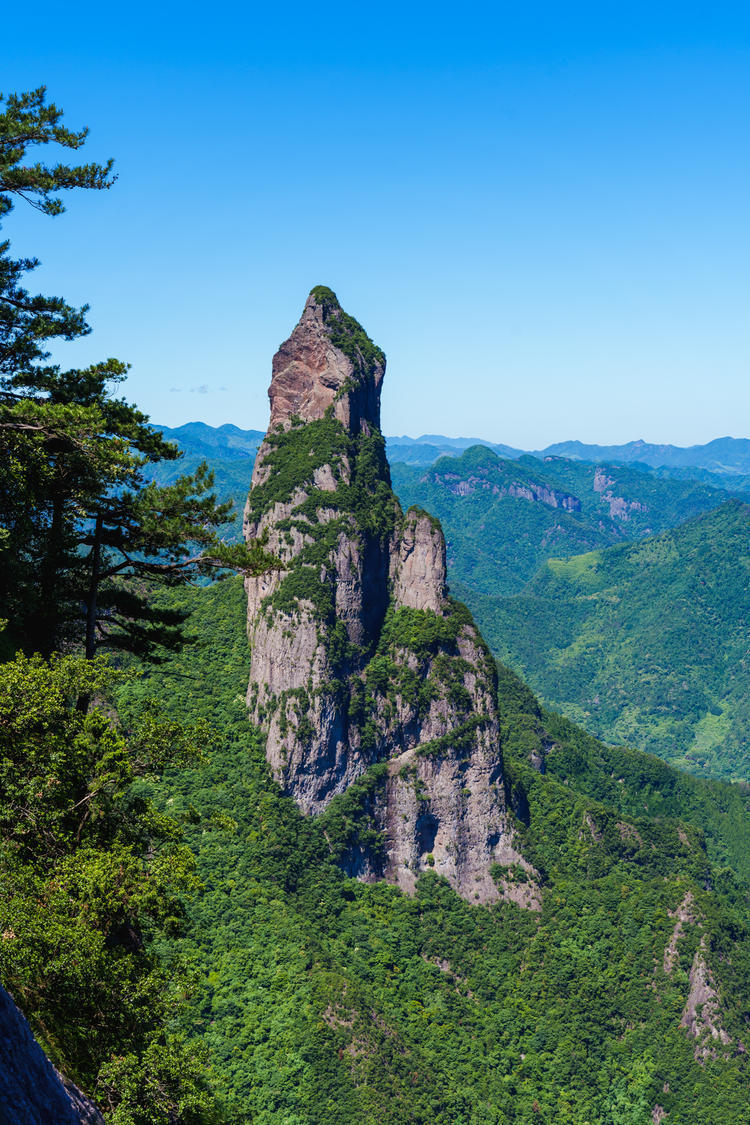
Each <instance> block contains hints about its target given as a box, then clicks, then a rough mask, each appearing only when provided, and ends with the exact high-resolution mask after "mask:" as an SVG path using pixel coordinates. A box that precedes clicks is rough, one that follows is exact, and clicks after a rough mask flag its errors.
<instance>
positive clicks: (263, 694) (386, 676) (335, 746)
mask: <svg viewBox="0 0 750 1125" xmlns="http://www.w3.org/2000/svg"><path fill="white" fill-rule="evenodd" d="M384 373H385V356H384V355H383V353H382V352H381V351H380V349H379V348H377V347H376V346H375V345H374V344H373V343H372V341H371V340H370V338H369V337H368V336H367V334H366V333H365V331H364V329H363V328H362V327H361V325H360V324H358V322H357V321H356V320H354V318H353V317H351V316H349V315H348V314H347V313H345V312H344V311H343V309H342V308H341V306H340V304H339V302H338V300H337V299H336V296H335V294H334V293H333V292H332V291H331V290H330V289H326V288H325V287H323V286H319V287H317V288H315V289H313V290H312V292H311V293H310V296H309V297H308V299H307V302H306V304H305V308H304V310H303V313H302V316H301V318H300V320H299V323H298V324H297V326H296V327H295V328H294V330H293V332H292V334H291V336H290V337H289V339H288V340H286V341H285V343H283V344H282V345H281V347H280V348H279V350H278V352H277V353H276V355H275V356H274V359H273V368H272V379H271V386H270V389H269V398H270V401H271V422H270V426H269V429H268V433H267V434H266V437H265V439H264V442H263V444H262V446H261V448H260V450H259V453H258V458H257V461H256V465H255V471H254V474H253V483H252V488H251V491H250V495H249V496H248V501H247V505H246V508H245V535H246V537H247V538H248V539H251V538H253V537H255V536H257V535H263V534H265V535H267V537H268V549H269V550H271V551H273V552H274V553H275V554H276V555H277V556H278V557H279V558H280V559H281V560H282V564H283V566H282V568H281V569H280V570H278V571H274V572H272V573H271V574H266V575H263V576H261V577H258V578H248V580H247V594H248V633H249V638H250V645H251V668H250V684H249V689H248V707H249V710H250V715H251V717H252V719H253V720H254V721H255V722H256V723H258V724H259V726H260V727H261V728H262V729H263V731H264V732H265V735H266V756H267V758H268V761H269V763H270V765H271V767H272V769H273V772H274V775H275V777H276V779H277V780H278V782H279V784H280V785H281V786H282V788H283V789H284V791H285V792H286V793H288V794H289V795H290V796H292V797H293V798H294V800H295V801H296V802H297V804H298V806H299V807H300V809H301V810H302V811H303V812H304V813H305V814H310V815H317V814H321V813H323V814H324V815H326V813H325V812H324V810H327V809H329V806H330V809H331V810H333V809H335V805H330V803H331V801H332V799H334V798H336V797H337V796H340V795H341V794H344V793H347V791H349V790H350V789H351V787H352V786H353V784H354V783H355V782H356V783H357V785H356V788H354V789H351V792H349V793H348V795H347V801H348V802H349V804H350V805H352V808H354V806H356V809H355V812H356V815H355V817H354V820H355V821H356V824H357V827H356V828H354V829H353V830H349V829H347V831H346V832H345V833H344V835H343V836H340V838H338V839H337V840H336V841H335V842H334V843H332V847H333V846H336V848H337V849H338V852H337V854H338V855H339V859H340V862H341V864H342V866H343V867H344V868H345V869H346V870H347V871H348V872H349V873H350V874H353V875H357V876H359V877H360V878H365V879H377V878H386V879H388V880H389V881H391V882H395V883H397V884H398V885H399V886H401V887H402V888H404V889H405V890H407V891H411V890H412V889H413V888H414V885H415V883H416V879H417V877H418V875H419V874H420V872H422V871H425V870H434V871H435V872H436V873H437V874H439V875H444V876H445V877H446V878H447V879H448V880H449V882H450V883H451V884H452V885H453V886H454V888H455V889H456V890H457V891H458V892H459V893H460V894H462V895H463V896H464V897H465V898H467V899H469V900H470V901H480V902H487V901H491V900H493V899H495V898H498V897H499V896H500V895H501V894H502V893H503V892H502V887H503V884H502V880H501V881H500V883H499V884H498V882H496V880H495V879H494V878H493V876H492V873H491V867H492V864H493V862H497V863H499V864H501V865H502V864H506V865H507V864H518V863H520V864H521V866H523V867H526V868H528V867H529V865H528V864H526V863H525V861H524V860H523V859H522V857H521V856H520V855H519V854H518V852H517V851H516V850H515V848H514V846H513V839H512V829H511V826H510V817H509V815H508V810H507V802H506V793H505V785H504V776H503V767H502V758H501V753H500V735H499V723H498V715H497V704H496V680H495V668H494V663H493V661H492V658H491V656H490V653H489V651H488V649H487V647H486V645H485V644H484V642H483V640H482V638H481V637H480V635H479V633H478V631H477V629H476V627H475V625H474V623H473V621H472V619H471V616H470V615H469V613H468V611H467V610H466V609H465V607H463V606H461V605H460V604H458V603H456V602H454V601H452V600H451V599H450V598H449V597H448V596H447V586H446V573H445V542H444V539H443V534H442V531H441V529H440V525H439V523H438V522H437V521H436V520H434V519H432V517H430V516H429V515H428V514H427V513H425V512H422V511H420V510H418V509H410V510H409V511H408V512H406V513H403V512H402V511H401V508H400V506H399V504H398V501H397V499H396V497H395V495H394V494H393V491H392V489H391V484H390V474H389V470H388V463H387V461H386V458H385V446H384V440H383V437H382V435H381V433H380V388H381V385H382V381H383V376H384ZM350 821H351V818H350V820H349V821H348V822H347V823H350ZM530 893H531V892H530ZM532 898H533V893H532ZM527 905H528V903H527Z"/></svg>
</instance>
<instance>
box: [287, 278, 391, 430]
mask: <svg viewBox="0 0 750 1125" xmlns="http://www.w3.org/2000/svg"><path fill="white" fill-rule="evenodd" d="M384 374H385V356H384V355H383V353H382V351H381V350H380V348H378V347H376V346H375V345H374V344H373V342H372V340H370V338H369V337H368V336H367V334H366V333H365V331H364V329H363V328H362V326H361V325H360V324H358V323H357V321H356V320H355V319H354V317H351V316H349V315H348V314H347V313H345V312H344V310H343V309H342V308H341V305H340V304H339V302H338V298H337V297H336V294H335V293H334V292H333V291H332V290H331V289H327V288H326V286H324V285H318V286H316V287H315V288H314V289H313V290H312V291H311V293H310V295H309V297H308V298H307V301H306V303H305V307H304V309H303V311H302V316H301V317H300V319H299V321H298V323H297V326H296V327H295V329H294V331H293V332H292V334H291V336H290V337H289V339H288V340H286V341H285V342H284V343H283V344H282V345H281V347H280V348H279V350H278V351H277V352H276V355H275V356H274V357H273V365H272V375H271V386H270V388H269V391H268V397H269V398H270V400H271V429H273V428H274V427H276V426H284V427H288V426H289V425H291V420H292V419H293V418H298V419H300V421H302V422H312V421H314V420H315V419H320V418H324V417H325V416H326V414H327V412H328V411H332V413H333V417H334V418H336V419H338V421H340V422H341V423H342V424H343V425H344V426H345V428H346V429H347V430H350V431H352V432H356V431H358V430H359V429H361V428H362V427H363V426H364V427H373V428H375V429H379V427H380V386H381V384H382V382H383V375H384Z"/></svg>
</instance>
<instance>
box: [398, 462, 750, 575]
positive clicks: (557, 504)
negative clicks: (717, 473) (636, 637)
mask: <svg viewBox="0 0 750 1125" xmlns="http://www.w3.org/2000/svg"><path fill="white" fill-rule="evenodd" d="M391 477H392V480H393V487H394V489H395V490H396V493H397V495H398V497H399V499H400V501H401V503H402V504H403V505H404V507H408V506H409V505H411V504H417V505H419V507H421V508H424V509H426V511H428V512H430V513H431V514H432V515H434V516H437V517H438V519H439V520H440V522H441V523H442V525H443V530H444V532H445V537H446V543H447V548H448V565H449V573H450V576H451V579H452V580H453V579H458V580H460V581H461V582H464V583H466V584H467V585H468V586H469V587H471V589H472V590H475V591H477V592H478V593H485V594H490V595H493V596H495V595H498V594H512V593H515V592H516V591H519V590H520V589H521V588H522V587H523V585H524V583H526V582H527V581H528V580H529V579H530V578H531V577H532V576H533V575H534V574H535V572H536V571H537V569H538V568H539V567H540V566H541V565H542V563H543V562H544V561H545V560H546V559H549V558H560V557H563V556H566V555H575V554H579V553H580V552H581V551H590V550H592V549H594V548H599V547H609V546H612V545H614V544H617V543H622V542H624V541H626V540H637V539H643V538H644V537H645V536H648V535H654V534H657V533H658V532H661V531H665V530H667V529H668V528H671V527H675V526H677V525H678V524H680V523H683V522H684V521H685V520H687V519H690V518H691V517H692V516H696V515H699V514H701V513H702V512H706V511H709V510H711V509H712V508H716V507H718V506H719V505H721V504H723V503H724V502H725V501H727V500H729V499H730V498H731V496H732V495H733V493H731V492H730V491H729V490H728V489H721V488H715V487H713V486H711V485H707V484H704V483H703V482H698V481H694V480H672V479H670V478H668V477H667V478H664V477H657V476H655V475H654V474H653V473H651V472H650V471H649V470H648V468H647V467H645V466H643V465H641V466H640V467H636V466H633V465H615V464H611V463H607V462H604V463H602V462H600V463H597V464H591V463H589V462H585V461H571V460H567V459H565V458H560V457H555V458H552V459H547V460H545V461H540V460H539V459H538V458H536V457H532V456H528V455H526V456H523V457H520V458H519V459H518V460H515V461H511V460H508V459H507V458H502V457H500V456H498V454H496V453H494V452H493V451H492V450H490V449H486V448H484V447H482V446H479V445H475V446H472V447H471V448H470V449H467V450H465V451H464V452H463V453H461V455H460V456H456V457H442V458H440V460H438V461H436V462H435V464H434V465H430V466H417V465H404V464H398V463H396V464H392V465H391ZM721 479H723V478H721Z"/></svg>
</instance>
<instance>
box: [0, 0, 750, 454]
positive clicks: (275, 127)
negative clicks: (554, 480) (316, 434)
mask: <svg viewBox="0 0 750 1125" xmlns="http://www.w3.org/2000/svg"><path fill="white" fill-rule="evenodd" d="M14 7H15V10H14V11H12V12H10V13H7V12H4V14H3V17H2V29H3V35H2V41H1V42H0V88H1V89H3V90H4V91H6V92H7V91H10V90H20V89H27V88H31V87H33V86H36V85H39V84H41V83H46V85H47V86H48V88H49V92H50V97H51V98H52V99H53V100H55V101H56V102H58V104H60V105H62V106H63V107H64V108H65V110H66V120H67V122H68V123H69V124H70V125H71V127H73V126H78V125H80V124H83V123H85V124H88V125H89V126H90V128H91V139H90V142H89V144H88V146H87V149H86V150H85V151H86V152H87V154H88V155H89V157H90V158H91V159H94V158H99V157H106V156H109V155H112V156H114V157H115V158H116V162H117V170H118V172H119V180H118V182H117V184H116V185H115V187H114V188H113V189H112V190H111V191H110V192H108V193H102V194H101V195H99V196H97V197H95V198H94V197H92V196H85V195H83V196H79V197H78V198H75V197H74V198H71V200H70V203H69V209H68V212H67V213H66V214H65V215H64V216H62V217H61V218H59V219H56V220H47V219H45V218H43V217H41V216H38V215H35V214H33V213H30V212H27V213H24V212H23V210H22V209H21V208H20V207H18V208H17V209H16V211H15V212H14V213H13V215H12V216H11V217H10V218H9V220H8V221H7V223H6V225H5V230H4V234H5V235H6V236H7V237H10V238H11V240H12V242H13V244H14V248H15V249H16V250H17V251H18V252H19V253H21V252H24V253H36V254H38V255H39V257H41V258H42V260H43V266H42V268H41V269H40V270H39V271H38V273H37V278H36V282H35V287H36V286H38V288H40V289H43V290H45V291H48V292H59V293H61V294H63V295H65V296H66V297H67V298H68V299H69V300H71V301H78V302H83V301H88V302H89V303H90V304H91V317H90V319H91V324H92V326H93V328H94V332H93V333H92V335H91V336H90V337H88V338H87V339H86V340H84V341H80V342H78V343H76V344H72V345H67V346H65V347H64V349H62V350H61V351H60V353H59V358H60V360H61V361H63V362H65V363H66V365H74V364H78V363H84V362H88V361H90V360H93V359H98V358H102V357H104V356H107V355H116V356H118V357H119V358H122V359H126V360H129V361H130V362H131V363H132V365H133V367H132V371H131V375H130V378H129V381H128V384H127V390H128V395H129V397H130V398H131V399H133V400H135V401H136V402H138V404H139V405H141V406H142V407H143V408H144V409H145V410H147V411H148V412H149V413H150V414H151V416H152V417H153V418H155V419H156V420H158V421H161V422H164V423H167V424H170V425H178V424H180V423H182V422H186V421H191V420H194V419H201V420H204V421H207V422H210V423H212V424H219V423H221V422H225V421H231V422H234V423H236V424H237V425H240V426H243V427H249V428H264V427H265V425H266V422H267V399H266V389H267V384H268V380H269V374H270V361H271V356H272V354H273V352H274V350H275V348H276V347H277V346H278V344H279V343H280V342H281V340H282V339H284V337H285V336H286V335H288V333H289V331H290V329H291V327H292V326H293V324H294V322H295V321H296V319H297V317H298V315H299V312H300V310H301V307H302V304H303V302H304V299H305V296H306V294H307V292H308V290H309V289H310V288H311V287H312V286H313V285H315V284H319V283H322V284H326V285H330V286H331V287H332V288H334V289H335V290H336V291H337V293H338V295H339V297H340V299H341V301H342V303H343V304H344V306H345V308H347V310H348V311H350V312H351V313H353V314H354V315H355V316H357V317H358V318H359V319H360V320H361V321H362V323H363V324H364V326H365V327H366V328H367V330H368V331H369V332H370V334H371V335H372V336H373V338H374V339H375V340H376V342H378V343H379V344H380V345H381V346H382V347H383V348H384V349H385V351H386V353H387V355H388V375H387V378H386V383H385V387H384V395H383V423H384V429H385V430H386V432H388V433H399V434H400V433H410V434H417V433H424V432H438V433H446V434H450V435H453V436H458V435H469V436H482V437H486V438H488V439H493V440H496V441H503V442H507V443H508V444H512V445H516V446H520V447H523V448H539V447H541V446H544V445H546V444H548V443H549V442H552V441H556V440H564V439H568V438H579V439H581V440H583V441H599V442H621V441H627V440H629V439H633V438H638V437H642V438H645V439H646V440H649V441H669V442H675V443H677V444H691V443H695V442H703V441H707V440H710V439H711V438H713V437H718V436H723V435H725V434H732V435H734V436H738V437H744V436H750V377H749V375H750V372H748V361H749V359H750V316H748V298H749V297H750V237H749V231H750V226H749V222H748V210H749V204H748V201H749V200H750V146H749V144H748V139H749V131H748V125H749V124H750V65H749V64H750V14H749V13H748V10H747V9H746V8H744V6H740V5H721V4H718V5H713V6H711V10H709V5H707V4H705V3H701V4H694V5H689V4H682V5H680V6H679V7H678V6H676V5H671V4H668V3H667V4H662V5H660V6H658V10H657V6H655V5H649V6H646V5H639V4H628V5H625V4H617V5H615V4H606V3H599V4H566V5H559V4H556V5H550V4H528V3H527V4H525V5H523V8H521V6H520V5H517V4H516V5H508V4H502V3H500V4H493V5H489V4H486V5H485V4H472V3H468V4H465V5H463V6H459V5H455V4H454V5H452V6H450V7H448V6H441V5H440V4H430V5H427V4H421V3H419V4H410V5H406V6H403V5H396V4H393V3H381V4H378V5H377V6H375V5H371V6H354V5H351V4H347V5H344V4H341V3H338V2H336V0H334V2H330V3H326V4H325V5H317V6H316V5H314V4H309V3H308V4H305V5H302V4H296V3H293V4H283V5H280V6H279V7H278V8H277V10H276V11H271V10H270V6H269V5H267V4H264V5H253V4H250V5H238V4H235V3H228V4H223V5H215V6H214V7H213V8H212V7H210V6H206V5H204V6H201V7H200V8H199V7H197V6H196V7H195V8H192V9H191V8H190V6H186V5H184V4H180V5H177V4H172V3H161V4H153V3H152V4H150V5H146V4H142V3H140V2H136V3H133V4H130V5H128V6H127V7H125V6H112V5H109V6H105V5H102V4H96V5H94V4H87V3H80V4H75V5H73V6H72V7H71V6H66V7H63V6H61V5H54V6H53V5H51V4H46V3H41V4H37V5H36V6H35V7H34V8H33V9H32V10H31V14H30V15H29V14H24V13H23V12H22V11H21V6H20V5H15V6H14Z"/></svg>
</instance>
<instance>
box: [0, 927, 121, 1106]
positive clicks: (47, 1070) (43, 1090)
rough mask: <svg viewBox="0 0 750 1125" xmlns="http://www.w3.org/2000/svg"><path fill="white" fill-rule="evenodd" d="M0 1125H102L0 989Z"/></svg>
mask: <svg viewBox="0 0 750 1125" xmlns="http://www.w3.org/2000/svg"><path fill="white" fill-rule="evenodd" d="M3 936H5V935H3ZM0 1121H2V1122H6V1123H7V1125H51V1123H52V1122H54V1125H103V1118H102V1116H101V1114H100V1113H99V1111H98V1110H97V1108H96V1107H95V1106H94V1105H93V1104H92V1103H91V1102H90V1101H89V1100H88V1098H86V1097H85V1096H84V1095H83V1094H82V1093H81V1092H80V1090H78V1089H77V1088H76V1087H75V1086H73V1085H72V1083H68V1082H64V1081H63V1079H62V1078H61V1076H60V1075H59V1074H58V1072H57V1071H56V1070H55V1068H54V1067H53V1065H52V1063H51V1062H50V1061H49V1059H48V1058H47V1056H46V1055H45V1054H44V1051H43V1050H42V1048H41V1047H40V1046H39V1044H38V1043H37V1041H36V1039H35V1038H34V1036H33V1034H32V1032H31V1028H30V1027H29V1025H28V1023H27V1022H26V1020H25V1018H24V1016H23V1015H22V1014H21V1012H20V1011H19V1010H18V1008H17V1007H16V1005H15V1004H14V1003H13V1000H12V999H11V997H10V996H9V995H8V993H7V992H6V991H5V989H4V988H2V987H1V986H0Z"/></svg>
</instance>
